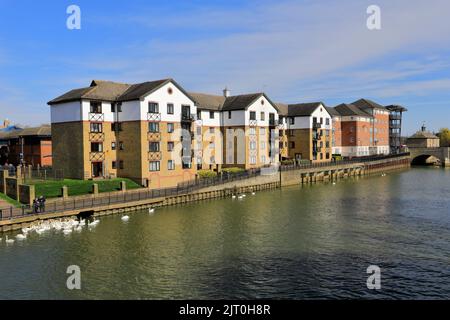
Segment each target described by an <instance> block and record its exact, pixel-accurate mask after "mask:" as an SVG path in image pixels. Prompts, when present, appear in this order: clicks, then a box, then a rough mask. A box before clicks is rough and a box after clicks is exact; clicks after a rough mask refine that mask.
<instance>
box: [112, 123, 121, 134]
mask: <svg viewBox="0 0 450 320" xmlns="http://www.w3.org/2000/svg"><path fill="white" fill-rule="evenodd" d="M111 131H114V132H116V131H122V123H121V122H113V123H111Z"/></svg>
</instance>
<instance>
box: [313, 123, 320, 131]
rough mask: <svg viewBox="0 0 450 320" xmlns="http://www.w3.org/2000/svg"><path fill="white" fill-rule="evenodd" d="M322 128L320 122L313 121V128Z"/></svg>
mask: <svg viewBox="0 0 450 320" xmlns="http://www.w3.org/2000/svg"><path fill="white" fill-rule="evenodd" d="M320 128H322V124H321V123H320V122H313V129H320Z"/></svg>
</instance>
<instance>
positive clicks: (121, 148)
mask: <svg viewBox="0 0 450 320" xmlns="http://www.w3.org/2000/svg"><path fill="white" fill-rule="evenodd" d="M119 150H123V142H122V141H120V142H119Z"/></svg>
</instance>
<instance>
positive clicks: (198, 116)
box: [197, 110, 202, 120]
mask: <svg viewBox="0 0 450 320" xmlns="http://www.w3.org/2000/svg"><path fill="white" fill-rule="evenodd" d="M197 119H198V120H202V112H201V111H200V110H199V111H197Z"/></svg>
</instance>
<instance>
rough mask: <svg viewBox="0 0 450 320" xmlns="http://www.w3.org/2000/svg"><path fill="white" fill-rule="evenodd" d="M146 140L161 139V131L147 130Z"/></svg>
mask: <svg viewBox="0 0 450 320" xmlns="http://www.w3.org/2000/svg"><path fill="white" fill-rule="evenodd" d="M147 140H148V141H161V132H147Z"/></svg>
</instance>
